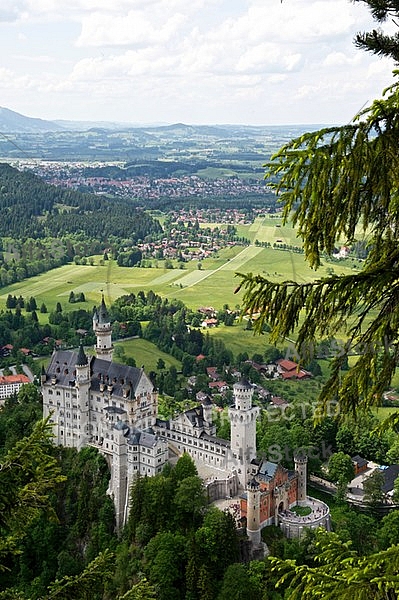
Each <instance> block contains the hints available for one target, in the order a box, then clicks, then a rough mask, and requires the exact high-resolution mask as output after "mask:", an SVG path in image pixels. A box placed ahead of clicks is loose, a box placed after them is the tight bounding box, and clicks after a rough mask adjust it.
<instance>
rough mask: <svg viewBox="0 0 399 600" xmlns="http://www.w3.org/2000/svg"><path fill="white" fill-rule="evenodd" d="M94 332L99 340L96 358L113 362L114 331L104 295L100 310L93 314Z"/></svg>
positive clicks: (96, 347) (96, 346)
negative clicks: (112, 336) (112, 338)
mask: <svg viewBox="0 0 399 600" xmlns="http://www.w3.org/2000/svg"><path fill="white" fill-rule="evenodd" d="M93 331H94V333H95V334H96V338H97V341H96V345H95V346H94V350H95V352H96V357H97V358H102V359H103V360H109V361H112V353H113V351H114V347H113V345H112V340H111V335H112V329H111V321H110V318H109V315H108V311H107V307H106V306H105V302H104V294H103V295H102V299H101V305H100V308H99V309H98V310H97V309H96V310H95V311H94V313H93Z"/></svg>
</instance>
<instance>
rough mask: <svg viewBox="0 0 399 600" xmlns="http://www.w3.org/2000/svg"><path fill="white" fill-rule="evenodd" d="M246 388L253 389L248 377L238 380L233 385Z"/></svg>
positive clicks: (235, 387) (237, 387)
mask: <svg viewBox="0 0 399 600" xmlns="http://www.w3.org/2000/svg"><path fill="white" fill-rule="evenodd" d="M242 388H244V389H246V390H252V389H253V388H252V385H251V384H250V383H249V381H248V379H244V378H242V379H240V381H237V383H235V384H234V385H233V389H242Z"/></svg>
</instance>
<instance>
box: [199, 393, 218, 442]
mask: <svg viewBox="0 0 399 600" xmlns="http://www.w3.org/2000/svg"><path fill="white" fill-rule="evenodd" d="M201 405H202V414H203V416H204V428H205V431H206V433H208V434H209V435H215V433H216V426H214V425H213V423H212V406H213V405H212V400H211V399H210V398H209V396H207V397H206V398H205V399H204V400H203V401H202V402H201Z"/></svg>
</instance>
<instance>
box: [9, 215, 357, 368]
mask: <svg viewBox="0 0 399 600" xmlns="http://www.w3.org/2000/svg"><path fill="white" fill-rule="evenodd" d="M276 224H280V225H281V219H280V218H274V217H271V216H267V217H264V218H263V217H262V218H259V219H257V220H256V221H255V223H254V224H252V225H240V226H239V227H240V229H241V230H242V231H243V233H242V235H246V237H249V236H251V237H252V239H258V240H263V241H270V242H271V243H273V240H274V239H275V238H276V236H277V235H278V236H279V239H285V240H286V242H287V243H291V244H292V245H295V243H297V242H295V240H296V233H295V230H294V229H293V228H292V227H291V226H284V227H282V226H281V227H276ZM244 230H245V231H246V232H247V234H245V233H244ZM277 231H278V234H277V233H276V232H277ZM101 258H102V257H101V256H97V257H94V265H75V264H70V265H65V266H63V267H59V268H57V269H53V270H52V271H49V272H48V273H45V274H42V275H39V276H37V277H33V278H31V279H27V280H25V281H22V282H20V283H15V284H13V285H10V286H7V287H5V288H3V289H2V290H1V294H0V309H1V308H5V305H6V300H7V296H8V295H9V294H11V295H15V296H17V297H18V296H19V295H22V296H23V297H24V298H30V297H31V296H33V297H34V298H35V299H36V302H37V305H38V307H40V306H41V304H42V303H44V304H45V305H46V307H47V310H48V312H51V311H53V310H54V309H55V306H56V304H57V302H60V303H61V305H62V307H63V310H64V311H72V310H77V309H79V308H84V309H86V310H89V311H90V310H91V309H92V307H93V306H95V305H97V306H98V304H99V303H100V301H101V294H102V293H104V296H105V300H106V303H107V304H108V305H110V304H111V303H112V302H114V301H115V300H116V299H117V298H119V297H120V296H122V295H124V294H129V293H132V292H133V293H137V292H139V291H140V290H144V291H145V292H148V291H150V290H153V291H154V292H155V293H157V294H159V295H160V296H162V297H168V298H170V299H172V298H176V299H179V300H181V301H182V302H184V303H185V304H186V305H187V306H188V307H189V308H191V309H193V310H195V309H197V308H198V307H200V306H213V307H214V308H215V309H221V308H222V307H223V305H225V304H228V305H229V306H230V307H231V308H234V307H237V308H239V307H240V305H241V302H242V297H243V292H242V291H240V292H238V293H235V290H236V288H237V286H238V285H239V282H240V279H239V277H237V275H236V274H237V272H238V273H249V272H251V273H254V274H255V273H259V274H261V275H263V276H265V277H268V278H270V279H274V280H276V281H281V280H286V279H289V280H294V281H297V282H308V281H312V280H314V279H315V278H318V277H322V276H326V275H327V274H328V272H331V269H333V270H334V272H335V273H350V272H353V269H351V267H350V263H349V266H348V261H346V264H345V265H344V264H343V263H340V264H337V263H334V264H331V263H326V264H325V265H322V266H321V267H320V269H319V270H318V271H314V270H312V269H310V268H309V266H308V265H307V264H306V263H305V261H304V258H303V255H302V254H297V253H292V252H289V251H283V250H277V249H274V248H273V247H270V248H262V247H260V246H255V245H251V246H246V247H243V246H229V247H226V248H224V249H222V250H220V251H219V252H218V253H217V255H215V256H213V257H212V258H208V259H206V260H203V261H202V262H201V269H199V268H198V261H197V260H193V261H191V262H189V263H186V264H185V268H184V269H178V268H175V269H165V268H164V266H163V261H158V263H157V264H158V266H157V267H156V268H155V267H153V268H129V267H119V266H118V265H117V263H116V261H113V260H109V261H106V262H105V263H104V264H103V265H101V264H100V259H101ZM175 266H176V265H175ZM71 291H73V292H74V293H75V294H77V293H79V292H83V293H84V295H85V298H86V302H84V303H73V304H71V303H69V302H68V298H69V294H70V292H71ZM37 314H38V317H39V320H40V322H41V323H45V322H47V319H48V314H41V313H39V312H38V311H37ZM244 327H245V324H240V325H237V326H235V327H224V326H221V327H218V328H217V329H215V330H212V331H210V334H211V335H216V336H218V337H220V338H221V339H223V340H224V341H225V343H226V345H227V346H228V347H229V348H231V350H232V351H233V353H234V354H235V355H236V354H238V353H239V352H244V351H247V352H248V353H249V354H250V355H252V354H253V353H255V352H257V353H258V352H260V353H262V351H263V350H262V349H264V346H265V344H266V343H267V338H266V336H262V337H258V336H254V335H253V333H252V332H248V331H244ZM125 344H126V342H124V346H125ZM142 352H143V353H144V354H145V352H144V349H143V350H142ZM149 354H151V352H150V353H149ZM128 355H133V356H134V353H132V354H130V350H129V354H128ZM135 358H136V357H135ZM156 359H157V357H156V358H155V362H156ZM146 360H147V361H148V364H146V363H145V361H144V359H143V362H144V363H145V364H146V368H150V369H152V368H153V363H151V359H150V358H148V359H146ZM139 362H140V361H139ZM165 362H167V361H166V360H165ZM169 362H170V360H169ZM167 364H169V363H168V362H167Z"/></svg>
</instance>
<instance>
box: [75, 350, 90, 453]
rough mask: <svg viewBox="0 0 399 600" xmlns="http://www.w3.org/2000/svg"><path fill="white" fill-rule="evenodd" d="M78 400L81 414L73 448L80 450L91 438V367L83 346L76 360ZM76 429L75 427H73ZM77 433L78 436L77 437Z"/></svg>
mask: <svg viewBox="0 0 399 600" xmlns="http://www.w3.org/2000/svg"><path fill="white" fill-rule="evenodd" d="M75 369H76V378H75V388H76V400H77V406H78V412H79V418H78V423H77V424H76V425H77V427H78V430H77V431H76V432H75V431H74V432H72V433H73V444H72V445H73V446H76V447H77V448H78V450H80V449H81V448H83V447H84V446H85V445H86V441H87V438H88V436H89V425H90V412H89V396H90V365H89V361H88V359H87V356H86V354H85V351H84V348H83V344H82V343H81V344H80V346H79V352H78V356H77V358H76V364H75ZM73 428H75V425H74V426H73ZM75 433H76V435H75Z"/></svg>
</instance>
